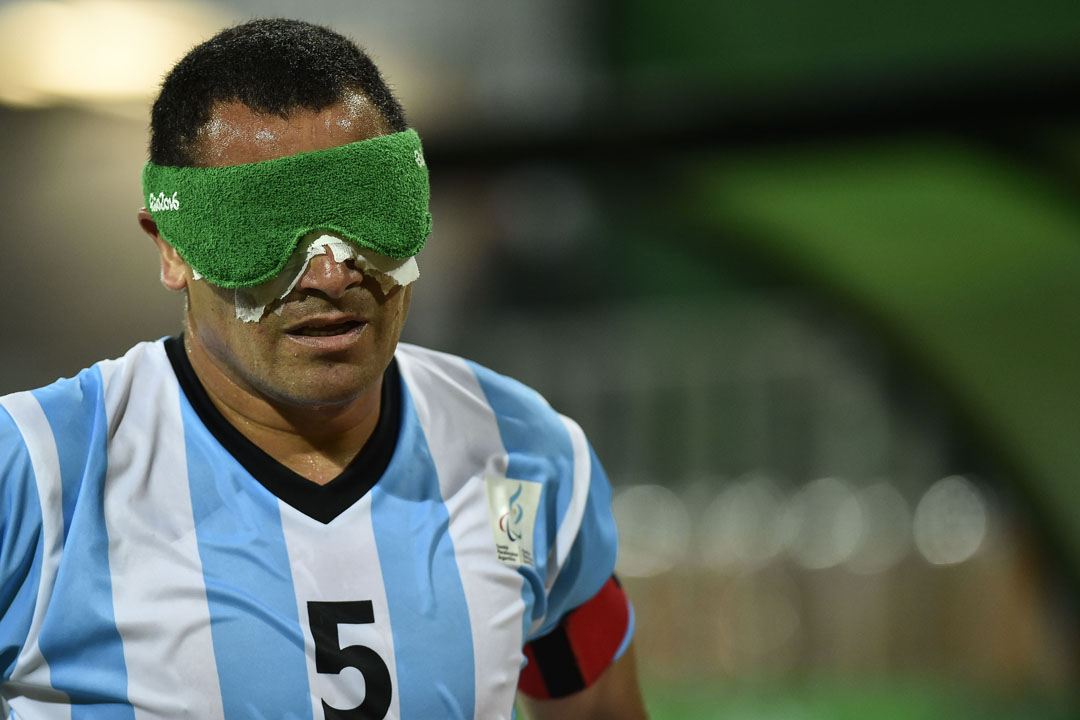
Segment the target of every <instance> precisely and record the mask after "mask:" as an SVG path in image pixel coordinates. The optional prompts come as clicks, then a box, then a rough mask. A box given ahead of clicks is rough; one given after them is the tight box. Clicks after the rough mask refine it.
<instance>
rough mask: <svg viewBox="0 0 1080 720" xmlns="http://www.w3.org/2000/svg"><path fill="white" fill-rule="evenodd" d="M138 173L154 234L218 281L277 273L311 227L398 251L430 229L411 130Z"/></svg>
mask: <svg viewBox="0 0 1080 720" xmlns="http://www.w3.org/2000/svg"><path fill="white" fill-rule="evenodd" d="M142 181H143V197H144V198H145V200H146V208H147V210H149V212H150V215H151V216H153V218H154V221H155V222H156V223H157V226H158V232H159V234H160V235H161V237H162V238H164V239H165V240H166V241H168V243H169V244H170V245H172V246H173V247H174V248H176V250H177V252H179V253H180V255H181V256H182V257H183V258H184V259H185V260H186V261H187V262H188V264H189V265H191V267H192V268H193V269H194V270H195V271H196V272H198V273H199V274H200V275H202V276H203V277H205V278H206V279H207V280H209V281H210V282H212V283H214V284H215V285H218V286H220V287H224V288H237V287H248V286H251V285H258V284H259V283H262V282H265V281H266V280H269V279H270V278H272V277H274V276H275V275H276V274H277V273H278V272H279V271H280V270H281V269H282V268H283V267H284V266H285V263H286V262H287V261H288V259H289V256H290V255H291V254H292V252H293V250H295V249H296V246H297V244H298V243H299V241H300V239H301V238H302V237H304V236H305V235H307V234H308V233H310V232H313V231H315V230H327V231H330V232H332V233H334V234H337V235H340V236H341V237H343V238H345V239H347V240H350V241H352V242H354V243H356V244H357V245H359V246H361V247H363V248H366V249H368V250H372V251H374V252H377V253H379V254H381V255H387V256H389V257H392V258H397V259H402V258H407V257H410V256H412V255H415V254H416V253H418V252H419V251H420V248H422V247H423V246H424V241H425V240H427V236H428V234H429V233H430V232H431V213H430V212H428V199H429V196H430V191H429V189H428V173H427V164H426V163H425V162H424V155H423V151H422V149H421V147H420V137H419V136H418V135H417V134H416V132H415V131H414V130H406V131H404V132H399V133H394V134H392V135H385V136H382V137H377V138H372V139H370V140H362V141H360V142H355V143H351V144H349V145H342V146H340V147H335V148H330V149H327V150H315V151H313V152H305V153H299V154H297V155H291V156H289V157H282V158H276V159H274V160H265V161H263V162H256V163H248V164H245V165H232V166H229V167H216V168H191V167H183V168H180V167H165V166H161V165H154V164H153V163H147V164H146V166H145V167H144V168H143V175H142Z"/></svg>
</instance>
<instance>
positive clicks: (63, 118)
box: [0, 0, 1080, 718]
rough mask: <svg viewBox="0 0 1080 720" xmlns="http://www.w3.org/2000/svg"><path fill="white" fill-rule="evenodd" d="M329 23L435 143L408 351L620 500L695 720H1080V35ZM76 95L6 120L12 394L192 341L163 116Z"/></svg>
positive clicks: (627, 539)
mask: <svg viewBox="0 0 1080 720" xmlns="http://www.w3.org/2000/svg"><path fill="white" fill-rule="evenodd" d="M39 4H40V3H39ZM90 4H91V3H81V4H80V3H71V4H68V6H70V7H73V6H76V5H79V6H82V7H84V8H85V7H88V6H89V5H90ZM98 4H99V5H101V4H104V3H98ZM25 5H27V3H10V2H9V3H4V4H0V21H3V20H4V18H5V16H7V17H10V16H11V13H12V12H13V11H12V10H11V8H13V7H17V6H25ZM111 5H114V6H116V7H121V6H128V5H133V4H131V3H129V4H125V3H111ZM139 6H140V7H147V6H153V7H157V8H159V9H161V10H162V11H163V12H166V13H175V12H180V10H178V9H177V8H178V7H180V6H179V5H173V4H167V3H140V4H139ZM182 7H183V12H184V13H187V14H186V15H184V17H185V18H188V19H189V20H190V18H191V13H193V12H194V11H195V10H196V9H198V7H199V6H196V5H194V4H192V3H187V4H184V5H183V6H182ZM208 8H209V11H210V15H208V16H206V17H212V16H214V13H216V14H217V15H216V16H217V17H223V18H225V19H227V20H228V19H242V18H244V17H247V16H249V15H255V14H290V15H294V14H297V10H296V9H294V8H291V7H288V6H286V5H285V4H284V3H280V4H274V3H258V2H254V1H253V0H252V1H248V2H243V1H239V0H234V1H233V2H220V3H215V4H214V5H212V6H208ZM54 10H55V8H54ZM20 12H22V10H20ZM83 12H90V11H87V10H83ZM5 14H6V15H5ZM299 14H300V15H301V16H303V17H305V18H307V19H311V20H316V21H325V22H329V23H331V24H334V25H335V26H336V27H338V28H339V29H342V30H344V31H346V32H351V33H353V34H354V35H355V36H356V37H357V38H358V39H360V40H361V41H362V42H363V43H365V44H367V45H368V46H369V48H370V49H371V50H372V51H373V52H374V54H375V56H376V58H377V59H379V60H381V61H382V62H381V64H382V66H383V68H384V71H385V72H386V73H387V74H388V75H389V77H390V79H391V81H392V82H393V84H395V85H396V86H398V89H399V90H400V92H401V94H402V96H403V99H404V102H405V105H406V107H407V108H410V109H411V112H412V121H413V122H414V124H415V125H416V126H417V127H418V129H419V130H420V131H421V133H422V134H423V135H424V137H425V142H426V146H427V155H428V159H429V163H430V166H431V167H432V171H433V196H434V206H433V213H434V215H435V223H436V224H435V227H436V230H435V233H434V235H433V236H432V239H431V242H430V243H429V246H428V248H427V249H425V251H424V253H423V254H422V256H421V261H420V264H421V271H422V273H423V280H422V282H421V283H420V285H418V288H417V291H416V293H415V296H414V304H413V317H412V318H411V319H410V326H409V328H408V330H407V335H408V339H410V340H413V341H416V342H421V343H424V344H429V345H433V346H435V347H438V348H442V349H446V350H450V351H455V352H460V353H463V354H466V355H468V356H470V357H473V358H475V359H476V360H478V361H481V362H484V363H486V364H489V365H491V366H493V367H495V368H496V369H499V370H501V371H503V372H506V373H508V374H511V375H514V376H517V377H519V378H521V379H523V380H525V381H527V382H530V383H531V384H533V385H534V386H536V387H537V388H538V389H540V390H541V391H542V392H543V393H544V394H545V395H546V396H547V397H548V398H549V400H551V402H552V404H553V405H555V406H556V407H557V408H559V409H560V410H561V411H563V412H565V413H567V414H568V415H571V416H572V417H575V418H576V419H577V420H578V421H579V422H581V424H582V425H583V427H584V428H585V430H586V432H587V433H588V434H589V436H590V438H591V439H592V441H593V443H594V445H595V446H596V448H597V451H598V453H599V454H600V456H601V458H602V459H603V460H604V462H605V464H606V465H607V467H608V470H609V473H610V475H611V476H612V479H613V482H614V484H615V486H616V489H617V492H616V512H617V515H618V518H619V522H620V532H621V533H622V537H623V554H622V558H621V560H620V572H621V573H622V576H623V578H624V580H625V583H626V585H627V587H628V588H629V589H630V591H631V593H632V595H633V597H634V598H635V602H636V604H637V608H638V622H639V626H638V627H639V630H638V644H639V651H640V656H641V664H642V666H643V667H642V671H643V674H644V676H645V679H646V681H647V688H648V689H649V690H650V693H649V695H650V701H651V704H652V705H653V709H654V713H655V715H656V716H657V717H659V718H665V717H672V718H712V717H721V716H725V717H747V718H752V717H778V716H784V717H787V716H791V717H800V718H846V717H859V718H865V717H869V718H877V717H880V718H915V717H918V718H921V717H944V716H946V714H948V715H951V716H957V715H959V716H961V717H991V718H993V717H1001V718H1021V717H1023V718H1027V717H1039V718H1068V717H1076V716H1077V714H1078V713H1080V698H1078V696H1077V688H1078V687H1080V522H1078V521H1077V519H1076V518H1077V517H1078V512H1080V485H1078V484H1077V483H1076V482H1075V480H1074V476H1075V473H1076V468H1078V467H1080V442H1077V440H1076V428H1078V427H1080V376H1078V373H1077V366H1078V362H1077V361H1078V359H1080V313H1078V312H1077V311H1076V308H1080V283H1078V282H1077V280H1076V278H1077V277H1078V276H1080V273H1078V271H1080V211H1078V210H1077V208H1078V207H1080V204H1078V202H1077V200H1078V199H1080V197H1078V196H1080V93H1078V92H1077V88H1078V80H1080V44H1078V43H1077V40H1078V39H1080V4H1077V3H1076V2H1075V1H1074V0H1073V1H1070V2H1066V1H1064V0H1032V1H1031V2H1029V3H1027V4H1025V5H1024V7H1023V8H1022V9H1021V8H1019V7H1018V6H1015V5H1014V4H1013V3H1006V2H1003V1H994V2H981V3H975V2H973V1H971V0H948V2H941V1H940V0H939V1H937V2H930V1H929V0H918V1H916V2H909V3H905V4H903V5H896V6H892V7H880V6H875V5H873V4H869V5H868V4H866V3H855V2H849V1H847V0H826V1H825V2H819V3H814V4H812V5H806V4H804V3H798V2H795V0H767V1H765V2H756V3H745V2H731V1H730V0H722V1H720V2H704V0H695V1H689V0H683V1H681V2H674V3H664V4H660V3H656V2H646V1H645V0H623V1H621V2H613V1H611V0H606V1H601V0H594V1H593V2H590V3H571V2H569V1H568V0H558V1H551V2H540V1H539V0H533V1H531V2H521V3H514V4H509V3H504V2H501V1H497V0H483V1H481V2H475V3H470V4H469V5H468V7H459V6H457V5H455V4H440V3H435V2H419V1H418V0H417V1H410V2H404V1H402V0H398V1H397V2H394V3H390V2H386V3H373V4H370V6H369V5H365V6H364V7H363V8H360V9H358V8H355V7H354V6H353V5H352V4H350V3H337V2H329V1H328V2H314V3H310V4H309V5H307V6H306V9H305V10H303V11H302V12H300V13H299ZM205 22H207V23H209V21H205ZM114 24H115V23H114ZM188 24H189V25H192V26H196V25H198V22H196V21H190V22H189V23H188ZM38 25H41V22H40V21H39V23H38ZM156 27H158V28H161V27H164V26H163V25H158V26H156ZM2 28H3V25H2V24H0V35H3V29H2ZM47 31H48V28H45V29H44V30H43V32H46V33H47ZM197 39H198V38H197V37H196V38H193V39H191V40H190V41H189V42H194V41H195V40H197ZM114 44H119V45H121V46H122V44H123V42H122V39H118V40H116V41H115V42H114ZM27 52H29V51H27ZM2 57H5V56H3V55H2V53H0V58H2ZM24 59H25V58H24ZM4 62H7V61H6V60H5V61H4ZM3 70H4V68H3V66H2V65H0V71H3ZM73 72H74V71H73ZM23 77H25V75H24V76H23ZM24 84H25V82H24ZM57 88H59V86H55V87H53V89H52V90H50V91H49V93H51V96H50V97H51V98H52V100H51V103H52V104H51V105H48V103H49V102H50V101H49V99H48V98H46V100H44V101H35V102H38V104H39V105H41V104H42V103H45V104H46V105H48V106H46V107H38V108H37V109H27V108H26V107H25V104H26V103H27V102H29V101H28V100H24V101H23V104H24V107H22V108H20V109H14V108H12V109H0V127H2V128H3V131H4V132H3V133H0V152H2V156H3V158H4V173H3V175H2V177H0V196H2V197H3V200H0V215H2V217H4V218H5V221H6V222H5V227H4V231H3V232H4V238H3V243H2V244H0V267H2V268H3V270H4V275H5V278H6V281H5V287H6V289H7V292H6V293H5V296H6V297H7V298H8V304H7V312H5V313H4V314H3V315H2V316H0V331H2V332H3V336H4V337H5V338H7V340H6V341H5V342H4V344H3V345H2V346H0V347H2V349H0V371H2V372H0V391H11V390H15V389H20V388H23V387H28V386H31V385H35V384H42V383H45V382H48V381H50V380H51V379H53V378H54V377H56V376H57V375H60V374H64V375H68V374H71V373H73V372H75V371H76V370H77V369H78V368H80V367H82V366H83V365H85V364H88V363H90V362H93V361H94V360H97V359H99V358H101V357H106V356H112V355H116V354H119V353H121V352H123V351H124V350H125V349H126V348H127V347H128V345H130V344H131V343H132V342H134V341H136V340H139V339H146V338H153V337H158V336H161V335H165V334H169V333H172V332H174V331H175V329H176V327H177V318H178V315H179V307H178V305H177V303H176V302H175V300H172V301H170V299H169V298H168V296H167V295H166V293H165V292H164V291H162V290H161V289H160V288H158V287H157V284H156V282H155V279H156V270H155V265H154V263H155V259H154V254H153V251H152V250H151V248H150V246H149V244H148V243H146V242H145V241H144V240H142V239H141V238H140V237H139V232H138V229H137V227H136V225H135V222H134V210H135V209H136V208H137V207H138V204H139V197H140V196H139V188H138V171H139V167H140V165H141V162H142V161H143V159H144V158H145V151H144V150H143V146H144V142H145V137H144V135H145V131H144V126H145V115H144V113H145V101H140V100H137V99H136V100H134V101H133V100H131V99H130V98H129V99H127V100H125V99H122V98H121V99H111V100H110V99H108V98H106V99H102V98H100V97H98V98H95V99H92V100H85V99H81V100H80V99H79V98H78V97H77V96H75V95H70V96H69V95H64V94H63V93H64V92H67V91H65V90H63V89H57ZM3 96H4V92H3V90H2V88H0V97H3ZM103 109H104V112H103Z"/></svg>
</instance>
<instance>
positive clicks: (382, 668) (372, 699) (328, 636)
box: [307, 600, 393, 720]
mask: <svg viewBox="0 0 1080 720" xmlns="http://www.w3.org/2000/svg"><path fill="white" fill-rule="evenodd" d="M307 606H308V624H309V626H310V627H311V636H312V638H314V640H315V670H316V671H317V672H320V673H328V674H332V675H336V674H337V673H340V672H341V671H342V670H344V669H345V668H347V667H352V668H356V669H357V670H359V671H360V672H361V674H363V676H364V686H365V688H366V690H365V694H364V702H362V703H360V705H358V706H357V707H354V708H351V709H349V710H340V709H338V708H336V707H333V706H331V705H329V704H327V702H326V701H325V700H323V701H322V707H323V712H324V713H325V715H326V720H383V718H385V717H386V711H387V710H389V709H390V697H391V694H392V692H393V688H392V685H391V682H390V671H389V670H388V669H387V667H386V663H385V662H383V659H382V658H381V657H379V654H378V653H377V652H375V651H374V650H372V649H371V648H369V647H365V646H363V645H349V646H348V647H341V641H340V639H339V636H338V626H339V625H349V624H354V625H364V624H370V623H373V622H375V613H374V611H373V610H372V606H371V601H370V600H357V601H354V602H315V601H311V602H309V603H308V604H307Z"/></svg>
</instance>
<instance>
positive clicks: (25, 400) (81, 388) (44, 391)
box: [0, 341, 164, 439]
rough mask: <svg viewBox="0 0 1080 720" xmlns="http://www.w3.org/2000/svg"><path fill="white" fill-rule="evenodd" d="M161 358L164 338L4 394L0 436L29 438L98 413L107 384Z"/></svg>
mask: <svg viewBox="0 0 1080 720" xmlns="http://www.w3.org/2000/svg"><path fill="white" fill-rule="evenodd" d="M158 358H164V348H163V346H162V342H161V341H157V342H141V343H138V344H137V345H135V346H134V347H132V348H131V349H130V350H128V351H127V352H126V353H125V354H124V355H122V356H120V357H118V358H113V359H108V360H101V361H98V362H96V363H94V364H93V365H90V366H89V367H87V368H84V369H83V370H81V371H79V372H78V373H76V374H75V375H73V376H71V377H65V378H59V379H57V380H54V381H53V382H52V383H50V384H48V385H43V386H41V387H38V388H33V389H31V390H23V391H19V392H14V393H10V394H8V395H0V437H2V438H7V439H10V438H12V437H14V436H23V437H25V436H27V435H29V434H36V433H39V432H42V431H45V430H51V431H52V432H56V431H57V429H58V428H59V427H60V426H62V425H69V424H72V423H74V422H76V421H77V420H78V419H79V418H84V417H85V416H87V415H91V416H92V415H94V414H96V412H97V410H98V408H99V407H101V406H102V405H103V403H104V396H105V390H106V387H107V386H108V385H109V384H110V383H112V382H113V381H114V379H116V380H119V381H120V382H121V383H125V382H127V378H130V377H131V376H132V375H133V374H134V372H136V371H137V370H138V369H140V368H144V367H146V366H147V365H148V364H152V363H153V362H154V360H155V359H158ZM157 364H158V365H160V362H158V363H157ZM115 394H117V395H123V393H122V392H118V393H115ZM42 421H45V423H44V424H42Z"/></svg>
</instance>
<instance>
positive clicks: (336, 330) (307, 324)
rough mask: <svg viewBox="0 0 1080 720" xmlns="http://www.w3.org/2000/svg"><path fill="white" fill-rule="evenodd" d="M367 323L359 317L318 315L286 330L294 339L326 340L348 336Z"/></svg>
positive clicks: (337, 314) (294, 324) (338, 314)
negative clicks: (326, 338) (327, 338)
mask: <svg viewBox="0 0 1080 720" xmlns="http://www.w3.org/2000/svg"><path fill="white" fill-rule="evenodd" d="M366 324H367V321H366V320H365V319H364V318H362V317H360V316H357V315H343V314H340V313H335V314H332V315H317V316H312V317H307V318H304V319H303V320H300V321H298V322H296V323H293V324H292V325H291V326H289V327H288V328H286V330H285V332H286V334H288V335H292V336H293V337H308V338H325V337H338V336H342V335H348V334H349V333H352V332H354V331H356V330H357V329H359V328H361V327H363V326H364V325H366Z"/></svg>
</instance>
